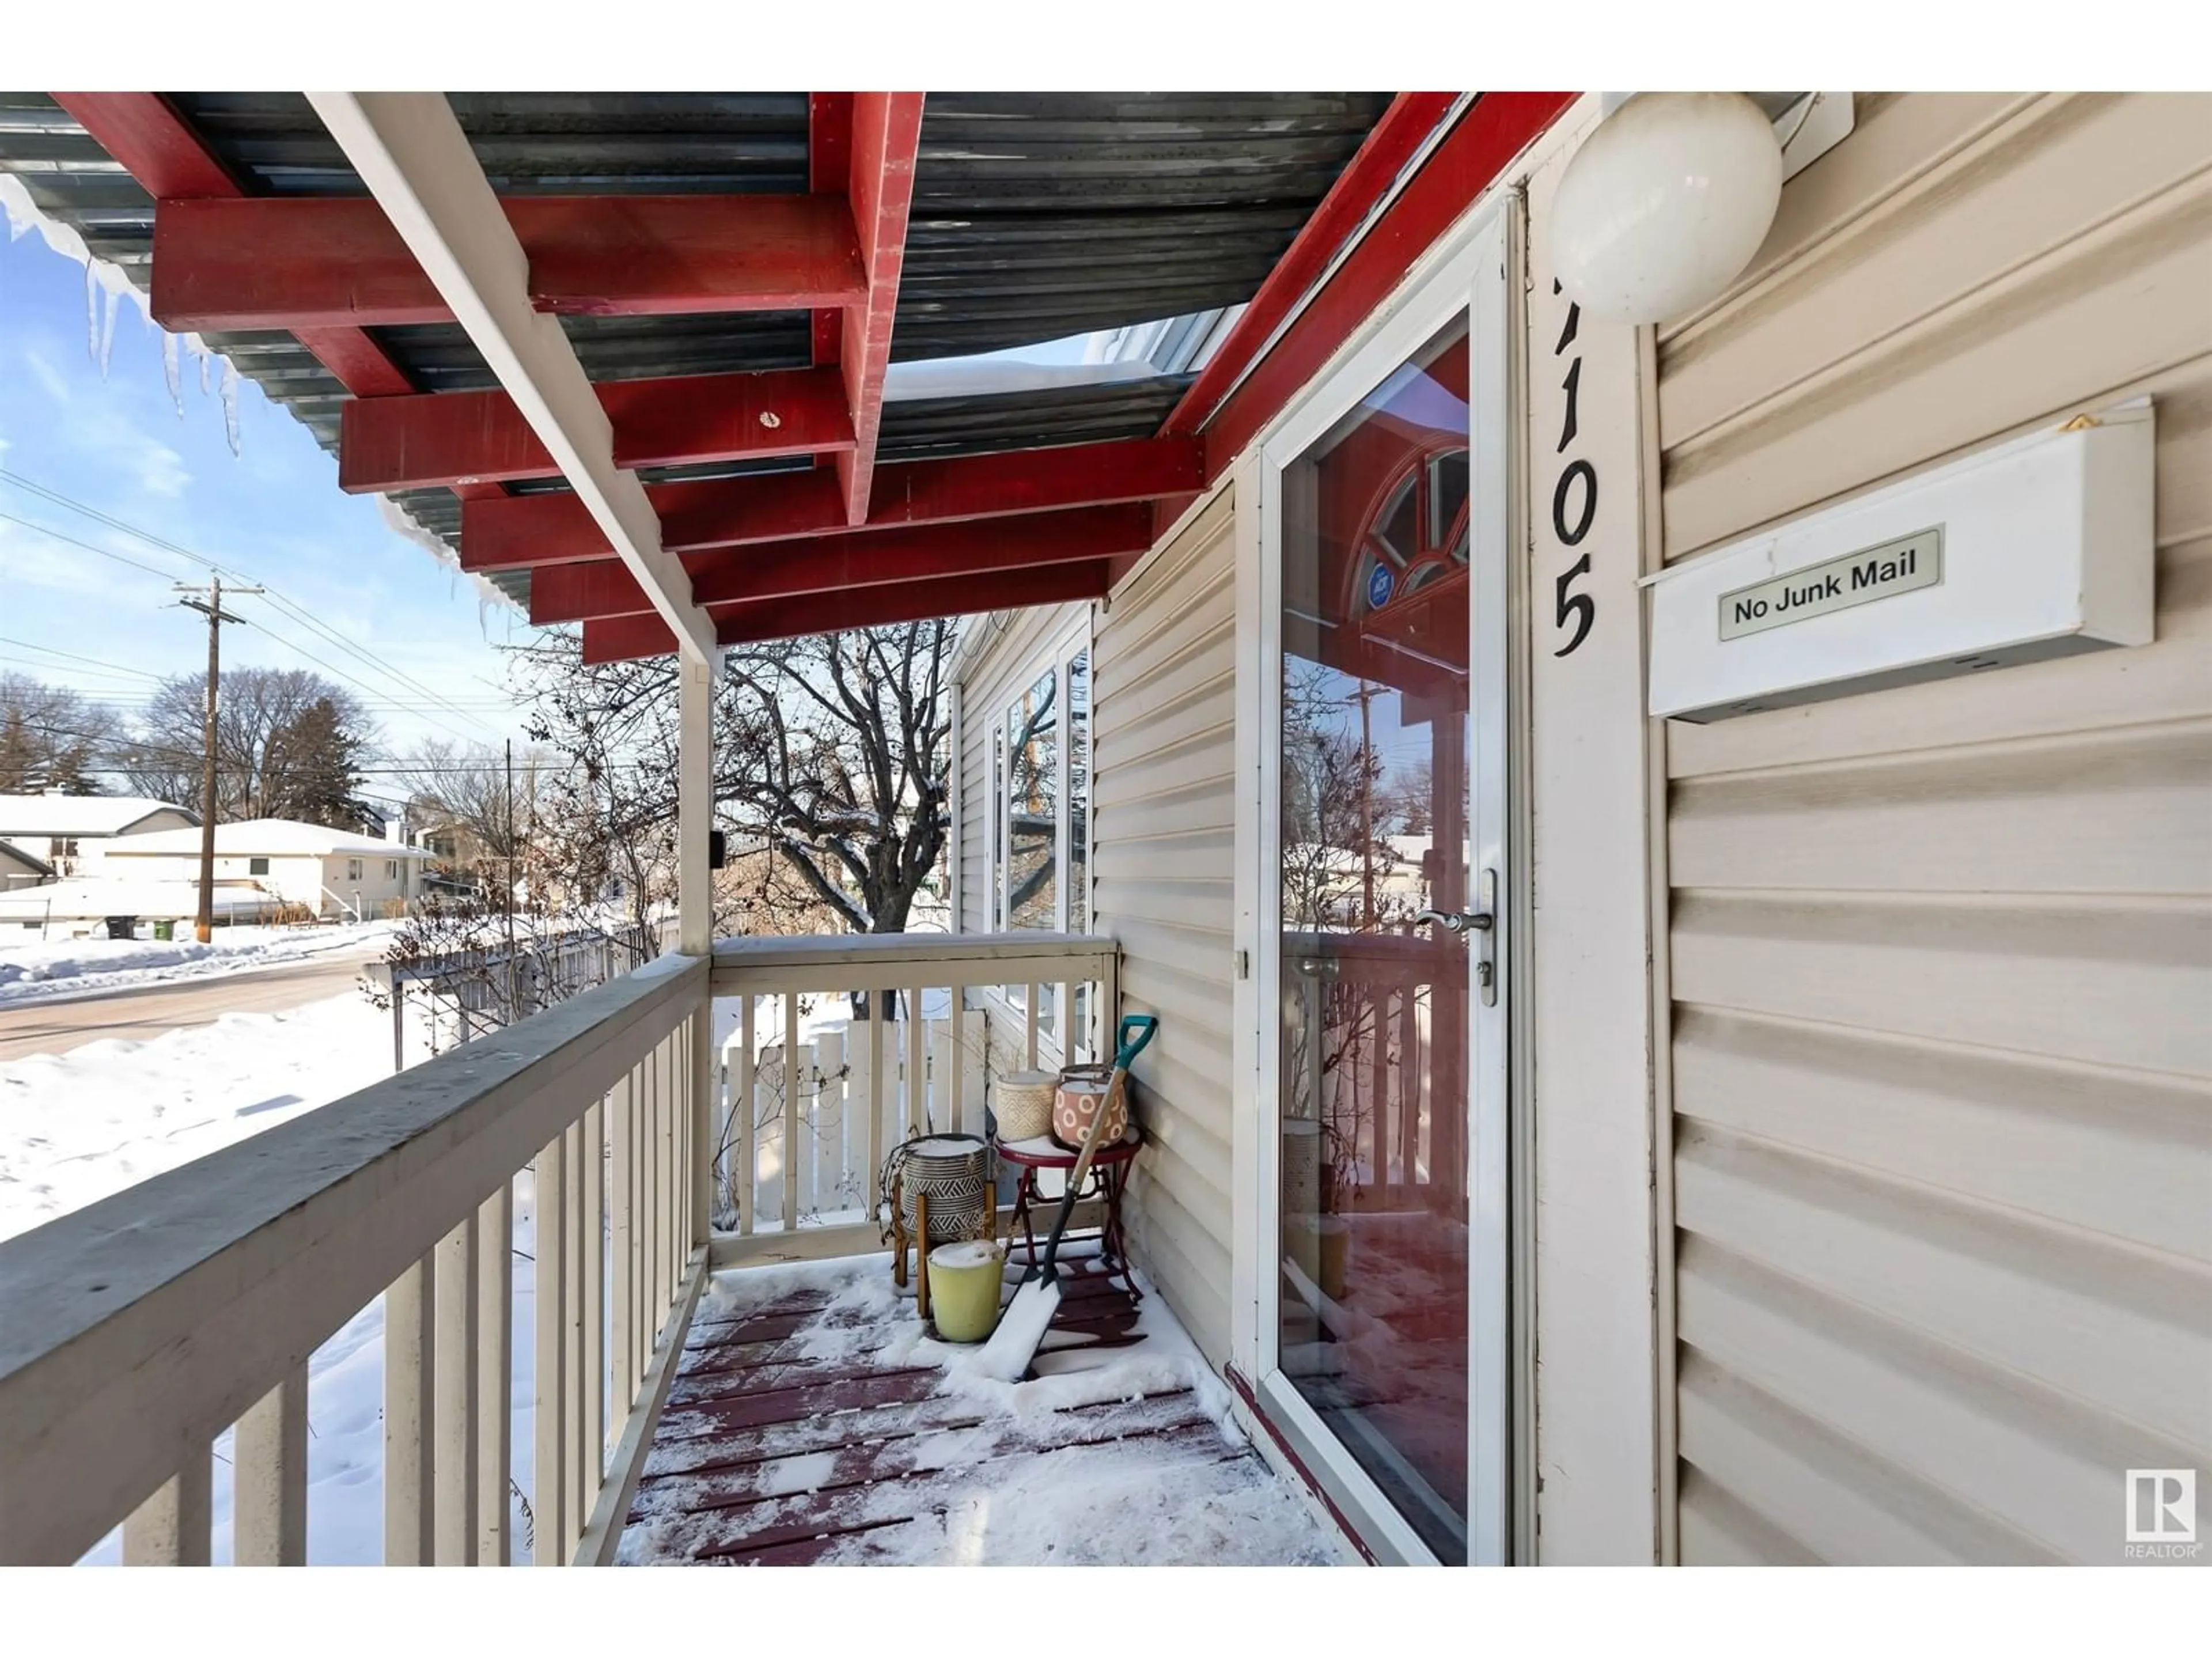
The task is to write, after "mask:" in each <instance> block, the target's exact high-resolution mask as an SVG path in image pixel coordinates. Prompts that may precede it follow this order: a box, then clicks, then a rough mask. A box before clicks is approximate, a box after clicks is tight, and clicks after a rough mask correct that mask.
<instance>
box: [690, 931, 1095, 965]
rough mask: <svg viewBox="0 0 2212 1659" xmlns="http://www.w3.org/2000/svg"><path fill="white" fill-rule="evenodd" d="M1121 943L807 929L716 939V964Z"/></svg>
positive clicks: (1078, 950) (991, 954) (980, 955)
mask: <svg viewBox="0 0 2212 1659" xmlns="http://www.w3.org/2000/svg"><path fill="white" fill-rule="evenodd" d="M1119 948H1120V947H1119V946H1118V945H1115V942H1114V940H1113V939H1110V938H1108V937H1107V936H1105V935H1103V934H1098V933H805V934H800V935H798V936H796V937H793V938H780V937H774V936H769V935H760V936H756V937H750V938H745V939H716V940H715V941H714V965H715V966H716V967H717V968H720V967H725V966H728V967H742V968H782V967H793V968H807V967H815V966H820V965H825V964H835V965H837V966H841V967H842V966H847V965H849V964H854V963H878V962H882V963H908V962H932V963H936V962H948V963H949V962H962V963H965V962H977V963H991V962H1000V961H1012V960H1016V959H1020V960H1027V959H1029V958H1031V957H1067V958H1068V959H1069V961H1070V962H1071V963H1073V962H1078V961H1081V960H1083V959H1085V958H1086V957H1102V956H1108V955H1110V954H1112V953H1113V952H1114V951H1116V950H1118V949H1119Z"/></svg>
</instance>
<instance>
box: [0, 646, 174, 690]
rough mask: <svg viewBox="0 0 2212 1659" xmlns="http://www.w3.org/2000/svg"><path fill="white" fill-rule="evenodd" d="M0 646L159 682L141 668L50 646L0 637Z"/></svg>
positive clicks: (154, 675)
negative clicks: (34, 652)
mask: <svg viewBox="0 0 2212 1659" xmlns="http://www.w3.org/2000/svg"><path fill="white" fill-rule="evenodd" d="M0 645H15V646H21V647H22V648H23V649H24V650H26V651H41V652H44V653H46V655H47V656H49V657H65V658H67V659H69V660H70V661H71V662H81V663H88V664H90V665H92V666H93V667H94V668H112V669H113V670H114V671H116V672H117V673H118V674H128V675H131V677H133V678H137V679H142V680H159V679H160V678H161V676H160V675H159V674H149V673H148V672H147V671H145V670H144V669H143V668H129V667H125V665H123V664H121V663H119V662H108V661H106V660H105V659H102V658H99V657H80V656H78V655H77V654H76V653H75V652H74V651H57V650H55V649H54V647H52V646H51V645H33V644H32V643H31V641H28V640H11V639H9V638H8V637H7V636H6V635H0Z"/></svg>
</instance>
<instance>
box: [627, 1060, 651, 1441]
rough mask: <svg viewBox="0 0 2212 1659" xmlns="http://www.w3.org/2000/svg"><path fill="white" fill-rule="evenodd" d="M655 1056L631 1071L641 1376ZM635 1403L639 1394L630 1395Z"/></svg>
mask: <svg viewBox="0 0 2212 1659" xmlns="http://www.w3.org/2000/svg"><path fill="white" fill-rule="evenodd" d="M651 1061H652V1056H651V1055H649V1054H648V1055H647V1056H646V1058H645V1059H643V1060H639V1061H638V1063H637V1064H636V1065H635V1066H632V1067H630V1073H629V1089H630V1099H629V1352H630V1369H631V1370H633V1371H634V1372H635V1374H636V1375H637V1376H639V1377H640V1378H642V1377H643V1376H644V1375H645V1362H646V1355H647V1353H648V1352H650V1351H651V1347H652V1335H651V1332H652V1326H653V1318H652V1313H651V1310H650V1304H651V1302H652V1291H651V1290H650V1288H649V1285H650V1279H651V1275H650V1273H648V1271H647V1269H648V1267H650V1265H651V1262H652V1259H653V1250H652V1245H651V1243H649V1242H648V1241H649V1239H650V1237H651V1229H652V1225H653V1212H652V1205H651V1200H650V1190H651V1188H652V1185H653V1180H652V1173H653V1171H652V1165H653V1142H652V1139H650V1137H649V1135H648V1133H647V1130H648V1127H649V1123H650V1119H651V1111H652V1070H653V1067H652V1064H651ZM630 1398H631V1400H632V1401H633V1402H635V1400H636V1398H637V1396H636V1395H635V1394H633V1395H631V1396H630Z"/></svg>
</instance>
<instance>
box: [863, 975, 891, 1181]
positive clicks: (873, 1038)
mask: <svg viewBox="0 0 2212 1659" xmlns="http://www.w3.org/2000/svg"><path fill="white" fill-rule="evenodd" d="M890 1004H891V994H890V992H889V991H871V992H869V993H868V1174H867V1180H868V1190H869V1192H870V1193H873V1192H874V1191H875V1180H876V1175H877V1172H878V1170H881V1169H882V1168H883V1167H884V1024H885V1021H886V1016H887V1015H888V1014H889V1012H890ZM884 1198H885V1199H886V1200H888V1199H889V1198H890V1194H888V1193H886V1194H884ZM872 1201H873V1200H871V1202H872Z"/></svg>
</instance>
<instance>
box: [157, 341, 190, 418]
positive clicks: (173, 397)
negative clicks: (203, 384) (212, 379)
mask: <svg viewBox="0 0 2212 1659" xmlns="http://www.w3.org/2000/svg"><path fill="white" fill-rule="evenodd" d="M183 350H184V346H183V343H181V342H180V341H179V339H178V338H177V337H176V336H175V335H173V334H172V333H170V332H169V331H168V330H167V329H166V328H165V329H163V330H162V331H161V378H162V380H165V381H167V383H168V387H169V401H170V402H171V403H173V404H175V405H176V406H177V418H178V419H179V420H180V421H181V420H183V419H184V418H185V365H184V362H183V359H182V356H181V353H182V352H183Z"/></svg>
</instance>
